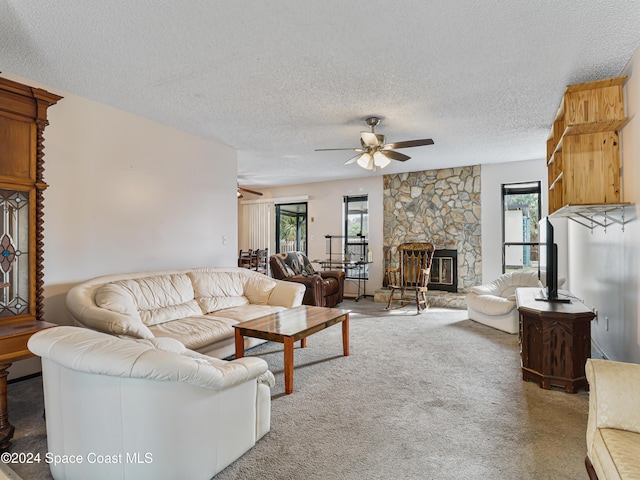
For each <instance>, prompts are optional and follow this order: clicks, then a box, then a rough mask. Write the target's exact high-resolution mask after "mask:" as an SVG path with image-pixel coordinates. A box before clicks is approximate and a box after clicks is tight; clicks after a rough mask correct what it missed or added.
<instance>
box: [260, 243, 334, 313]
mask: <svg viewBox="0 0 640 480" xmlns="http://www.w3.org/2000/svg"><path fill="white" fill-rule="evenodd" d="M269 266H270V267H271V276H272V277H273V278H275V279H277V280H286V281H288V282H298V283H302V284H303V285H305V286H306V287H307V290H306V292H305V294H304V298H303V300H302V303H303V304H304V305H315V306H317V307H335V306H336V305H337V304H338V303H340V302H342V300H343V298H344V278H345V274H344V272H343V271H342V270H328V271H322V272H317V271H316V270H315V269H314V268H313V266H312V265H311V262H310V261H309V259H308V258H307V256H306V255H305V254H303V253H301V252H289V253H277V254H275V255H271V257H269Z"/></svg>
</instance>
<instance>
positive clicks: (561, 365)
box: [516, 288, 595, 393]
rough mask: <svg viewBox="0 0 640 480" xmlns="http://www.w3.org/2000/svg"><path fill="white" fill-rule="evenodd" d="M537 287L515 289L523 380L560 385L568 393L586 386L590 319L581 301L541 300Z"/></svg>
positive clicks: (590, 316) (589, 314)
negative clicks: (585, 369) (538, 298)
mask: <svg viewBox="0 0 640 480" xmlns="http://www.w3.org/2000/svg"><path fill="white" fill-rule="evenodd" d="M539 292H540V289H539V288H518V289H517V290H516V301H517V305H518V312H519V315H520V354H521V357H522V379H523V380H531V381H534V382H536V383H538V385H539V386H540V387H541V388H545V389H547V390H548V389H550V388H551V387H552V386H556V387H562V388H564V389H565V390H566V391H567V392H568V393H575V392H576V391H577V389H578V388H586V387H587V378H586V376H585V371H584V367H585V364H586V362H587V358H589V357H591V320H593V318H594V317H595V314H594V313H593V312H592V311H591V310H590V309H589V308H587V307H586V306H585V305H584V304H583V303H581V302H580V301H578V300H576V299H572V300H571V303H553V302H541V301H537V300H536V299H535V295H536V294H538V293H539Z"/></svg>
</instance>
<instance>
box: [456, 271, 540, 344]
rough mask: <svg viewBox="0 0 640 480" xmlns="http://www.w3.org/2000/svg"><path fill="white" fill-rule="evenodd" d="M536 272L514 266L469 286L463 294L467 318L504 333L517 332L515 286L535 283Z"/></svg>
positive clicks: (531, 285)
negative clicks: (489, 278)
mask: <svg viewBox="0 0 640 480" xmlns="http://www.w3.org/2000/svg"><path fill="white" fill-rule="evenodd" d="M538 286H541V284H540V282H539V281H538V272H537V271H535V270H518V271H515V272H510V273H504V274H502V275H500V276H499V277H498V278H497V279H495V280H494V281H493V282H491V283H488V284H486V285H479V286H476V287H471V291H470V292H469V293H468V294H467V295H466V298H465V300H466V302H467V313H468V314H469V318H470V319H471V320H474V321H476V322H478V323H482V324H483V325H488V326H490V327H493V328H497V329H498V330H502V331H504V332H507V333H518V330H519V328H520V327H519V324H520V322H519V320H518V309H517V308H516V288H519V287H538Z"/></svg>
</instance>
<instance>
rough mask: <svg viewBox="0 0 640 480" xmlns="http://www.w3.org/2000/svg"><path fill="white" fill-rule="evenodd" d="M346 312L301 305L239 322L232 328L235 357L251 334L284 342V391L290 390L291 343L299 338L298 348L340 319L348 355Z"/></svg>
mask: <svg viewBox="0 0 640 480" xmlns="http://www.w3.org/2000/svg"><path fill="white" fill-rule="evenodd" d="M349 313H350V310H342V309H339V308H324V307H311V306H307V305H303V306H301V307H295V308H290V309H287V310H283V311H282V312H278V313H272V314H270V315H266V316H264V317H260V318H256V319H254V320H249V321H247V322H242V323H238V324H236V325H234V326H233V328H235V329H236V330H235V339H236V358H242V357H244V338H243V337H253V338H261V339H264V340H269V341H272V342H278V343H283V344H284V390H285V393H286V394H287V395H289V394H290V393H291V392H293V344H294V342H296V341H298V340H300V347H301V348H304V347H306V346H307V337H308V336H309V335H312V334H314V333H316V332H319V331H320V330H324V329H325V328H327V327H330V326H331V325H335V324H336V323H340V322H342V350H343V354H344V356H345V357H347V356H349Z"/></svg>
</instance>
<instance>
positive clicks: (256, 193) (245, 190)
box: [238, 187, 262, 196]
mask: <svg viewBox="0 0 640 480" xmlns="http://www.w3.org/2000/svg"><path fill="white" fill-rule="evenodd" d="M238 190H239V191H240V192H247V193H253V194H254V195H259V196H262V192H256V191H255V190H249V189H248V188H244V187H238Z"/></svg>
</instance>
